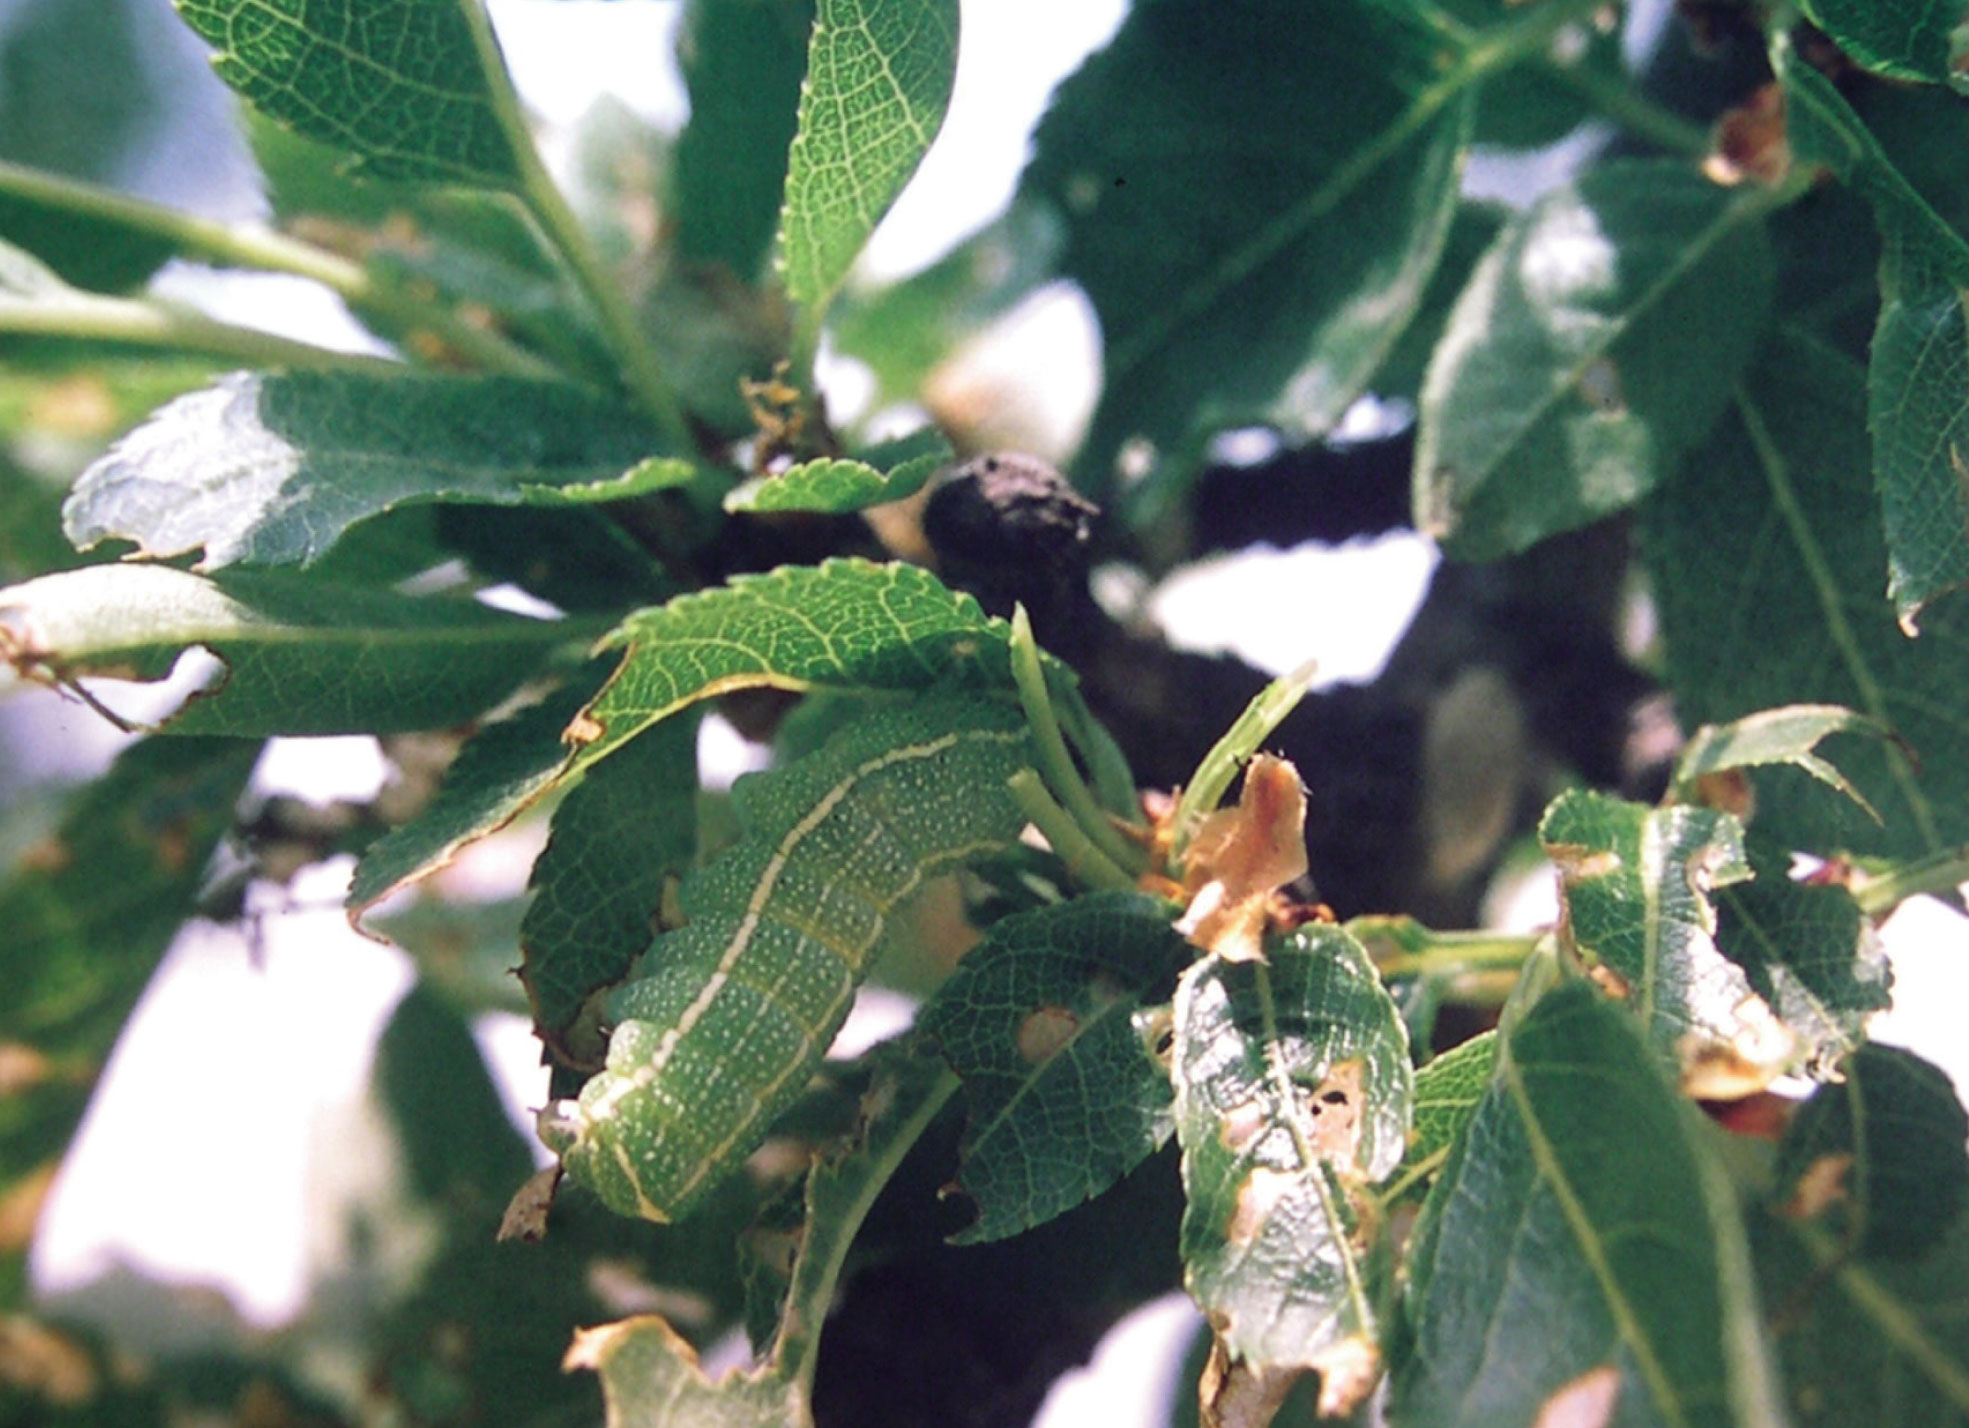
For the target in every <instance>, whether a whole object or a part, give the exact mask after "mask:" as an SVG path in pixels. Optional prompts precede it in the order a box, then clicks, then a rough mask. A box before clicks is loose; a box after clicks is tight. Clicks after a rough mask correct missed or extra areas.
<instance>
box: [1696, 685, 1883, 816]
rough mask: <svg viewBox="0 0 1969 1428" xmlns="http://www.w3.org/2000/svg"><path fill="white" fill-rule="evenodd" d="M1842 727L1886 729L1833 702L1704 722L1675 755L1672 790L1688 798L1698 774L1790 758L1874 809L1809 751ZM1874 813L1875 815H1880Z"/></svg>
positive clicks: (1858, 730) (1861, 730)
mask: <svg viewBox="0 0 1969 1428" xmlns="http://www.w3.org/2000/svg"><path fill="white" fill-rule="evenodd" d="M1841 733H1864V734H1872V735H1874V736H1875V737H1877V738H1879V737H1885V736H1886V733H1887V731H1886V730H1885V729H1883V728H1882V727H1881V726H1880V724H1879V723H1878V722H1877V721H1876V720H1873V719H1870V718H1868V717H1867V716H1866V715H1864V714H1860V713H1856V712H1855V711H1853V710H1851V709H1847V708H1845V707H1844V706H1843V705H1838V704H1790V705H1786V706H1785V707H1784V708H1782V709H1765V710H1762V711H1760V712H1758V713H1756V714H1748V715H1745V716H1744V717H1743V718H1741V719H1733V720H1731V721H1730V722H1729V723H1728V724H1705V725H1703V726H1702V727H1701V728H1700V729H1698V730H1696V731H1695V733H1693V734H1691V735H1690V736H1689V741H1688V743H1686V744H1684V745H1683V746H1682V752H1681V754H1680V755H1679V756H1678V757H1677V758H1676V760H1675V792H1676V796H1677V797H1678V798H1680V799H1683V800H1684V801H1690V800H1692V799H1693V798H1694V796H1695V793H1696V782H1697V780H1699V779H1701V778H1704V777H1705V776H1707V775H1711V774H1718V773H1723V772H1725V771H1727V770H1732V769H1752V768H1768V767H1770V766H1771V765H1772V764H1789V765H1791V766H1792V767H1793V768H1798V769H1803V770H1804V771H1805V772H1806V773H1808V774H1810V775H1811V776H1812V777H1813V778H1815V779H1817V780H1818V781H1819V782H1820V783H1823V784H1826V785H1828V786H1829V787H1832V788H1836V789H1838V790H1839V791H1840V792H1841V793H1843V794H1845V795H1846V796H1847V797H1848V798H1850V799H1852V800H1853V802H1855V803H1857V804H1858V805H1859V806H1860V807H1861V808H1864V809H1865V810H1866V811H1867V812H1868V813H1873V805H1872V804H1870V803H1868V802H1867V801H1866V797H1865V795H1863V794H1862V793H1861V792H1860V791H1859V790H1858V789H1857V788H1855V787H1853V784H1852V781H1851V780H1850V779H1848V778H1847V777H1846V776H1845V775H1844V774H1842V773H1841V772H1839V770H1838V769H1837V768H1835V767H1833V765H1831V764H1830V763H1828V762H1826V760H1825V759H1823V758H1821V757H1820V756H1819V755H1817V754H1816V753H1814V752H1812V751H1813V750H1814V749H1816V748H1817V747H1818V745H1819V742H1820V741H1821V740H1822V739H1825V738H1828V737H1829V736H1831V735H1833V734H1841ZM1873 816H1874V817H1875V818H1876V819H1877V818H1879V816H1880V815H1879V814H1877V813H1874V814H1873Z"/></svg>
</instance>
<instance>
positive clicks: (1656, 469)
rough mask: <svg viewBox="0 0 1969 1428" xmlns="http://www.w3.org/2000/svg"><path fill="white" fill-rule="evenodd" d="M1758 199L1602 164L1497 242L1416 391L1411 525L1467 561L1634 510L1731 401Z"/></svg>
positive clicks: (1763, 282) (1762, 248)
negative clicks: (1417, 408)
mask: <svg viewBox="0 0 1969 1428" xmlns="http://www.w3.org/2000/svg"><path fill="white" fill-rule="evenodd" d="M1768 206H1769V203H1768V198H1767V196H1766V195H1765V194H1764V193H1763V192H1762V191H1761V190H1758V189H1755V188H1749V189H1726V188H1722V187H1720V186H1718V185H1716V184H1714V183H1711V182H1710V181H1709V180H1708V179H1706V178H1704V177H1702V175H1701V174H1699V173H1697V172H1696V171H1695V170H1694V169H1693V168H1691V167H1688V166H1687V165H1684V164H1678V163H1666V162H1663V163H1642V162H1626V163H1608V164H1604V165H1601V166H1599V167H1597V168H1594V169H1592V170H1591V171H1590V172H1588V173H1587V174H1586V175H1584V176H1583V177H1582V178H1580V179H1579V180H1578V182H1577V183H1575V184H1573V185H1571V186H1569V187H1567V188H1563V189H1560V190H1559V191H1557V192H1556V193H1552V194H1549V195H1547V196H1546V197H1545V198H1543V199H1541V200H1540V201H1539V202H1538V203H1537V204H1536V205H1534V206H1533V207H1532V208H1531V209H1530V210H1529V211H1528V212H1526V213H1525V214H1524V215H1523V216H1522V217H1521V218H1519V219H1518V220H1516V221H1515V222H1514V223H1512V224H1510V225H1509V226H1508V227H1507V228H1506V229H1505V231H1504V232H1503V233H1502V234H1500V235H1499V237H1498V239H1497V242H1496V244H1495V246H1493V247H1492V249H1491V251H1490V253H1489V254H1488V255H1487V256H1486V257H1485V258H1484V260H1483V262H1482V263H1480V264H1479V265H1478V268H1477V271H1476V273H1475V275H1474V276H1473V277H1472V278H1471V281H1470V285H1469V286H1468V287H1467V288H1465V289H1464V291H1463V296H1462V297H1461V298H1460V299H1459V300H1458V302H1457V305H1456V310H1455V311H1454V312H1453V313H1452V314H1451V316H1450V321H1449V328H1448V330H1447V331H1446V332H1445V334H1444V336H1443V340H1442V342H1441V343H1440V344H1439V345H1438V346H1437V348H1436V353H1435V357H1434V358H1433V360H1432V361H1431V363H1430V366H1429V375H1428V379H1427V381H1426V382H1425V384H1424V386H1423V389H1422V408H1421V419H1420V426H1419V430H1418V435H1417V442H1416V451H1415V516H1416V523H1417V525H1418V526H1419V527H1420V528H1421V529H1423V530H1425V531H1427V532H1429V533H1430V534H1432V535H1435V536H1437V537H1438V538H1439V539H1441V540H1442V541H1443V542H1444V544H1445V547H1446V548H1447V549H1448V550H1449V551H1450V552H1451V553H1452V554H1455V555H1457V556H1459V557H1462V558H1465V559H1478V560H1480V559H1488V558H1491V557H1493V556H1499V555H1505V554H1509V553H1511V552H1513V551H1518V550H1522V549H1524V548H1525V547H1526V546H1528V545H1531V544H1532V543H1533V542H1535V541H1538V540H1540V539H1543V538H1544V537H1545V536H1548V535H1552V534H1554V533H1556V532H1558V531H1562V530H1568V529H1570V528H1572V527H1574V526H1578V525H1584V524H1585V523H1586V522H1588V521H1592V520H1596V519H1598V518H1599V517H1601V516H1605V515H1610V514H1612V513H1613V512H1615V511H1618V510H1621V509H1623V508H1624V507H1626V506H1628V505H1630V504H1632V503H1633V502H1634V501H1635V500H1636V499H1638V498H1639V497H1640V496H1641V495H1643V494H1644V493H1645V492H1646V491H1647V490H1648V489H1649V488H1650V487H1651V486H1653V485H1654V483H1655V481H1656V480H1657V479H1658V478H1659V477H1660V476H1661V474H1662V473H1664V472H1665V471H1667V470H1669V469H1670V468H1671V467H1672V466H1673V464H1674V463H1675V462H1676V461H1677V460H1678V459H1679V458H1680V457H1681V455H1682V453H1683V452H1685V451H1686V450H1687V449H1688V448H1689V447H1690V446H1691V445H1693V444H1694V443H1695V442H1696V441H1698V440H1700V439H1701V438H1702V436H1703V434H1704V433H1705V432H1706V431H1707V430H1708V429H1709V427H1710V425H1711V424H1712V423H1713V422H1714V421H1715V419H1716V417H1717V415H1718V414H1719V413H1720V412H1721V411H1722V410H1723V408H1724V406H1725V405H1726V404H1727V403H1728V401H1729V395H1730V384H1731V383H1732V382H1733V381H1735V379H1736V375H1737V373H1738V371H1739V370H1740V369H1741V368H1742V366H1743V364H1744V362H1745V361H1746V360H1747V359H1748V358H1749V356H1750V353H1751V351H1752V349H1753V347H1754V346H1755V343H1756V339H1757V333H1758V330H1759V329H1760V327H1761V326H1762V323H1763V318H1764V311H1765V308H1766V306H1767V305H1768V303H1769V301H1770V294H1771V284H1772V267H1771V259H1770V253H1769V249H1768V245H1767V243H1766V240H1765V237H1764V230H1763V224H1762V215H1763V213H1764V211H1765V210H1766V208H1767V207H1768Z"/></svg>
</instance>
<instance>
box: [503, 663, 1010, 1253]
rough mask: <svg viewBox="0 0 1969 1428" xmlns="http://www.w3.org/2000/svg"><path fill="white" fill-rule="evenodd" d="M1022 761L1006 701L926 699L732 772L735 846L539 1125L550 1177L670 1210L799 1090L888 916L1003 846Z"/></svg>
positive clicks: (646, 1210)
mask: <svg viewBox="0 0 1969 1428" xmlns="http://www.w3.org/2000/svg"><path fill="white" fill-rule="evenodd" d="M1029 762H1030V755H1029V750H1028V745H1027V733H1026V726H1025V723H1024V721H1023V719H1022V718H1021V717H1020V716H1019V714H1018V712H1017V710H1015V709H1013V708H1010V707H1009V706H1005V705H1001V704H997V703H993V702H987V701H983V700H980V699H977V698H975V697H974V698H971V699H968V700H963V699H954V698H948V697H933V698H927V699H923V700H919V701H916V702H914V703H911V704H907V705H901V706H898V707H895V708H893V709H887V710H882V711H880V712H879V713H876V714H873V715H871V716H869V717H867V718H865V719H862V720H859V721H857V722H856V723H854V724H853V725H851V726H849V727H848V728H847V729H845V730H843V731H842V732H841V733H839V734H837V735H836V736H835V737H834V739H833V740H831V741H830V742H829V743H828V744H827V745H826V746H825V747H823V748H822V749H821V750H819V751H818V752H817V753H815V754H813V755H811V756H809V757H808V758H805V759H802V760H800V761H799V762H797V763H795V764H792V765H790V766H788V767H787V768H784V769H781V770H778V771H776V772H773V773H769V774H758V775H754V776H752V777H750V778H746V779H742V780H740V782H739V784H738V785H737V787H736V788H735V789H734V790H733V797H734V800H735V803H736V806H737V811H738V817H739V821H740V826H741V827H742V828H743V829H744V830H745V832H744V836H743V837H742V838H741V839H740V841H739V843H738V844H737V845H736V846H735V847H733V848H732V849H731V850H730V851H729V852H727V853H726V854H725V855H724V856H722V857H721V858H719V859H718V860H717V861H716V862H714V863H713V864H711V865H710V866H709V867H707V868H705V869H704V870H703V871H701V872H700V873H698V874H696V875H694V876H693V877H692V878H691V879H690V880H689V881H688V882H687V883H686V885H685V888H684V911H685V913H686V915H687V916H688V917H689V922H688V923H687V925H685V926H684V927H682V928H680V929H678V930H677V931H675V932H670V933H666V934H665V935H663V936H661V937H659V938H657V940H656V942H655V944H654V946H653V947H652V948H651V949H650V951H649V953H648V954H647V955H646V956H645V958H644V961H643V964H642V967H641V969H640V972H639V974H638V976H637V977H636V978H635V979H634V980H632V981H630V982H629V983H627V984H626V985H625V986H624V987H623V988H622V989H621V990H620V991H618V992H617V993H616V994H615V997H614V999H613V1001H612V1002H611V1004H610V1012H611V1015H612V1016H613V1018H614V1021H615V1029H614V1032H613V1034H612V1035H611V1037H610V1040H609V1050H608V1061H607V1064H606V1066H605V1067H604V1068H603V1070H602V1071H600V1072H599V1073H597V1074H596V1075H595V1076H594V1077H593V1078H592V1079H591V1080H590V1081H589V1082H588V1084H587V1085H586V1086H585V1087H584V1088H583V1089H582V1092H581V1096H580V1099H579V1100H578V1101H576V1102H574V1103H573V1104H572V1105H569V1104H567V1103H562V1105H561V1106H559V1107H556V1108H554V1109H553V1110H552V1111H550V1112H549V1113H548V1115H547V1116H545V1117H543V1121H542V1127H541V1135H542V1138H543V1139H545V1140H546V1142H547V1144H548V1145H549V1146H551V1147H552V1148H553V1149H554V1150H556V1151H557V1152H559V1154H560V1157H561V1162H562V1164H563V1165H564V1166H565V1167H566V1168H567V1171H568V1173H569V1174H570V1175H571V1176H573V1177H574V1179H575V1180H576V1181H578V1182H580V1183H581V1184H584V1185H586V1186H588V1187H590V1188H591V1189H593V1190H594V1191H595V1192H596V1193H597V1194H599V1195H600V1196H601V1197H602V1199H603V1200H605V1201H606V1202H607V1203H608V1204H609V1205H610V1206H612V1207H613V1208H615V1209H617V1210H619V1211H621V1212H623V1213H625V1214H636V1215H642V1216H644V1217H645V1218H648V1219H652V1220H660V1221H668V1220H673V1219H676V1218H677V1217H679V1216H681V1215H683V1214H685V1213H686V1212H687V1211H688V1210H689V1209H690V1208H691V1207H692V1205H693V1204H694V1203H695V1202H696V1201H697V1199H698V1198H699V1197H700V1196H701V1195H703V1194H704V1193H705V1192H706V1191H708V1190H709V1189H711V1188H712V1186H713V1185H715V1184H716V1183H717V1181H718V1180H719V1179H721V1178H722V1177H723V1175H724V1174H725V1173H726V1172H727V1171H729V1170H731V1169H733V1168H734V1167H736V1166H737V1165H738V1164H739V1163H740V1162H741V1161H742V1160H743V1158H744V1157H745V1156H746V1155H748V1154H750V1153H751V1151H752V1150H753V1149H754V1148H755V1147H756V1146H757V1145H758V1143H759V1142H760V1141H761V1140H762V1139H763V1138H764V1137H765V1134H766V1131H767V1128H768V1127H769V1126H770V1125H771V1123H772V1121H773V1118H774V1117H775V1116H777V1115H778V1114H779V1113H780V1112H781V1111H783V1110H784V1109H786V1107H787V1106H788V1105H789V1104H791V1102H792V1101H793V1100H794V1099H795V1098H796V1097H798V1096H799V1094H800V1092H801V1090H802V1089H803V1088H804V1087H805V1085H806V1083H807V1079H808V1077H809V1075H810V1074H811V1073H812V1071H813V1069H814V1067H815V1066H816V1065H818V1064H819V1062H820V1060H821V1058H822V1056H823V1055H825V1053H826V1051H827V1047H828V1043H829V1042H830V1041H832V1040H833V1038H834V1033H835V1032H836V1031H838V1030H839V1029H840V1026H841V1023H842V1021H843V1020H844V1019H845V1018H846V1016H847V1014H848V1008H849V1005H850V1003H851V1002H852V1001H853V999H854V993H855V989H856V987H858V986H859V985H860V983H861V979H862V976H863V974H864V973H865V972H866V971H867V969H868V966H869V964H870V962H871V961H872V960H873V959H874V955H875V953H876V952H877V951H878V950H879V949H880V947H881V946H882V944H883V942H884V940H885V938H887V936H888V935H889V933H890V930H891V928H892V926H893V921H894V918H893V914H894V913H895V912H896V910H897V909H898V908H899V907H900V906H901V905H902V904H903V903H904V902H906V901H907V900H908V899H909V898H910V896H911V895H912V894H913V893H915V892H916V891H917V890H918V889H919V888H921V887H922V885H923V884H924V883H925V882H927V881H928V880H930V879H931V878H933V877H935V876H936V875H937V874H939V873H943V872H948V871H950V870H951V869H953V868H956V867H958V866H959V865H961V864H963V863H965V862H967V861H969V860H971V859H974V858H977V857H980V856H984V855H987V854H990V853H995V852H999V851H1002V850H1004V849H1006V848H1008V847H1009V846H1010V845H1011V844H1012V843H1013V842H1015V841H1016V840H1017V838H1018V836H1019V832H1020V830H1021V828H1022V827H1023V826H1024V822H1025V819H1024V816H1023V815H1022V814H1021V813H1020V812H1019V809H1018V805H1017V804H1016V803H1015V802H1014V801H1013V799H1012V796H1011V795H1010V794H1009V793H1008V792H1007V791H1006V787H1005V785H1006V780H1007V779H1009V778H1010V777H1011V776H1012V775H1013V774H1014V773H1016V772H1017V771H1018V770H1019V769H1021V768H1023V767H1026V766H1027V764H1028V763H1029Z"/></svg>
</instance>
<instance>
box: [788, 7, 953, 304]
mask: <svg viewBox="0 0 1969 1428" xmlns="http://www.w3.org/2000/svg"><path fill="white" fill-rule="evenodd" d="M816 8H817V12H818V13H817V15H816V18H815V21H814V30H813V39H812V43H811V45H810V46H809V48H808V51H807V79H806V83H805V85H804V86H803V87H802V88H801V91H800V111H799V127H798V132H797V133H796V134H795V135H794V139H793V147H792V150H791V152H790V153H789V155H788V157H787V169H786V203H785V207H784V208H783V209H782V210H781V213H780V218H779V262H780V270H781V272H782V274H783V275H784V276H785V278H786V290H787V293H788V294H789V295H790V296H791V297H792V298H793V300H794V301H795V302H797V303H799V304H801V305H802V306H803V307H805V308H806V309H808V312H809V314H810V317H809V320H810V321H811V320H812V315H813V314H817V313H819V312H820V311H821V310H823V309H825V308H826V306H827V304H828V303H829V301H831V300H832V298H833V297H834V294H835V292H836V291H837V290H838V289H839V288H840V286H841V282H842V280H843V279H844V278H846V277H847V275H848V269H849V267H850V266H851V265H852V264H853V263H854V261H855V258H856V256H857V255H858V254H859V253H860V252H861V249H862V245H863V244H864V243H866V242H867V241H868V235H869V234H871V233H873V232H874V231H875V225H876V223H877V222H879V221H880V220H881V217H882V215H883V214H884V213H886V212H888V210H889V205H890V204H891V203H893V202H895V199H896V195H897V194H899V193H901V192H902V186H903V185H904V184H905V183H907V182H908V181H909V176H910V175H911V174H913V173H915V172H916V166H917V164H919V163H920V162H922V159H923V155H924V154H925V153H926V152H927V151H928V149H929V147H930V141H931V140H932V139H934V138H936V136H937V130H938V129H940V128H942V127H943V116H944V110H945V108H946V107H947V106H948V105H949V103H950V89H951V84H952V82H953V81H954V80H955V79H956V77H957V0H883V3H878V0H819V3H818V5H817V7H816Z"/></svg>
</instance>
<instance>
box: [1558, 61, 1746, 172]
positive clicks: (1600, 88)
mask: <svg viewBox="0 0 1969 1428" xmlns="http://www.w3.org/2000/svg"><path fill="white" fill-rule="evenodd" d="M1540 59H1541V63H1542V65H1543V67H1544V69H1545V71H1546V72H1547V73H1548V74H1550V75H1551V76H1552V78H1553V79H1555V80H1557V81H1558V82H1559V83H1560V84H1562V85H1564V86H1565V87H1566V88H1567V89H1570V90H1571V91H1572V92H1573V93H1574V94H1577V95H1578V96H1579V97H1580V98H1581V99H1584V100H1585V101H1586V102H1587V103H1588V104H1590V105H1592V106H1593V108H1594V109H1595V110H1596V111H1597V112H1598V113H1600V114H1601V115H1602V116H1603V117H1605V118H1608V119H1611V120H1613V122H1614V123H1616V124H1618V125H1620V126H1621V127H1622V128H1623V129H1625V130H1627V131H1628V132H1629V133H1630V134H1637V135H1639V136H1640V137H1641V138H1643V139H1646V140H1647V141H1648V142H1649V143H1651V144H1653V145H1654V146H1655V147H1656V148H1658V149H1662V150H1664V151H1666V152H1668V153H1671V154H1680V155H1682V156H1683V157H1685V158H1691V159H1699V158H1702V157H1703V156H1704V155H1705V154H1707V153H1708V152H1709V151H1710V148H1711V142H1710V133H1709V129H1708V127H1707V126H1705V125H1702V124H1698V123H1697V122H1696V121H1695V120H1693V119H1688V118H1684V117H1683V116H1682V115H1680V114H1677V113H1676V112H1675V111H1674V110H1672V109H1669V108H1667V107H1666V106H1665V105H1661V104H1657V103H1656V102H1655V101H1654V100H1652V99H1650V98H1649V97H1648V96H1647V95H1645V94H1643V93H1642V92H1641V91H1640V90H1639V89H1638V88H1636V87H1635V85H1634V83H1633V81H1632V80H1631V79H1629V78H1628V77H1627V75H1626V74H1625V72H1623V73H1621V74H1619V75H1610V74H1607V73H1604V72H1603V71H1601V70H1598V69H1595V68H1594V67H1593V66H1591V65H1585V64H1567V63H1565V62H1564V61H1562V60H1560V59H1559V58H1557V57H1556V56H1554V55H1553V54H1552V53H1551V52H1550V50H1549V49H1548V50H1546V51H1543V52H1541V55H1540Z"/></svg>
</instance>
